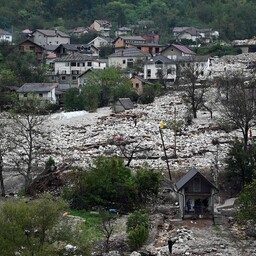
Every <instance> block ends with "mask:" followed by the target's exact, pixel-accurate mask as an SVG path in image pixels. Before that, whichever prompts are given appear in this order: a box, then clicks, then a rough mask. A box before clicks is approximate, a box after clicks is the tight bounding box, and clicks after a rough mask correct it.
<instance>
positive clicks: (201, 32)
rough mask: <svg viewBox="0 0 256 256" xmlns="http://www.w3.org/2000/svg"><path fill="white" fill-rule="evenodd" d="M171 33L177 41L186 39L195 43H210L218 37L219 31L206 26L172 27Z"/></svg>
mask: <svg viewBox="0 0 256 256" xmlns="http://www.w3.org/2000/svg"><path fill="white" fill-rule="evenodd" d="M173 35H174V37H175V38H176V40H177V41H180V40H182V39H186V40H191V41H193V42H196V43H199V42H203V43H211V42H213V41H214V40H216V39H217V38H218V37H219V32H218V31H213V30H212V29H208V28H204V29H198V28H194V27H174V28H173Z"/></svg>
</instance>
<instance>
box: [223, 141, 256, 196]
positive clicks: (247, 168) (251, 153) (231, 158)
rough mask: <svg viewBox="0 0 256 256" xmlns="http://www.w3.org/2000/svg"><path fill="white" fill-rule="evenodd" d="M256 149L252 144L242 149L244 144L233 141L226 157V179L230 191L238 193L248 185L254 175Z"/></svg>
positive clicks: (255, 170) (255, 169)
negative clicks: (228, 180) (229, 183)
mask: <svg viewBox="0 0 256 256" xmlns="http://www.w3.org/2000/svg"><path fill="white" fill-rule="evenodd" d="M255 159H256V149H255V146H254V145H253V144H250V145H249V146H248V149H247V150H245V149H244V143H243V142H240V141H238V140H236V141H234V143H233V145H232V147H231V148H230V150H229V152H228V155H227V157H226V163H227V168H226V169H227V173H228V178H229V179H230V180H231V184H232V187H231V189H233V190H235V191H236V192H240V191H241V190H242V189H243V188H244V186H245V185H246V184H250V183H251V182H252V180H253V178H255V174H256V163H255Z"/></svg>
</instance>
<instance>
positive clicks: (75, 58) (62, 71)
mask: <svg viewBox="0 0 256 256" xmlns="http://www.w3.org/2000/svg"><path fill="white" fill-rule="evenodd" d="M106 67H107V63H106V61H104V60H99V59H95V58H93V57H91V56H86V55H84V54H81V53H78V52H74V53H71V54H68V55H66V56H62V57H60V58H57V59H56V60H55V62H54V74H55V76H56V78H57V81H58V82H59V83H60V84H62V83H63V84H69V85H70V87H78V77H79V75H81V74H82V73H83V72H85V71H86V70H88V69H105V68H106Z"/></svg>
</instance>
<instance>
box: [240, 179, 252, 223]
mask: <svg viewBox="0 0 256 256" xmlns="http://www.w3.org/2000/svg"><path fill="white" fill-rule="evenodd" d="M255 195H256V180H255V179H254V180H253V181H252V182H251V183H250V184H247V185H246V186H245V187H244V189H243V190H242V191H241V193H240V194H239V198H238V202H239V206H240V207H239V211H238V214H237V217H238V219H239V220H240V221H242V222H246V221H248V220H251V221H253V222H254V223H256V197H255Z"/></svg>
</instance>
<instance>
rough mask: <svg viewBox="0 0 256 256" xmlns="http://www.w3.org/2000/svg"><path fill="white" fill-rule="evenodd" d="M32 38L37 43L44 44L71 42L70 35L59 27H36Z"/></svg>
mask: <svg viewBox="0 0 256 256" xmlns="http://www.w3.org/2000/svg"><path fill="white" fill-rule="evenodd" d="M32 38H33V41H34V42H35V43H36V44H39V45H42V46H45V45H60V44H70V36H69V35H67V34H65V33H64V32H61V31H59V30H57V29H55V30H46V29H36V30H35V31H34V32H33V33H32Z"/></svg>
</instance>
